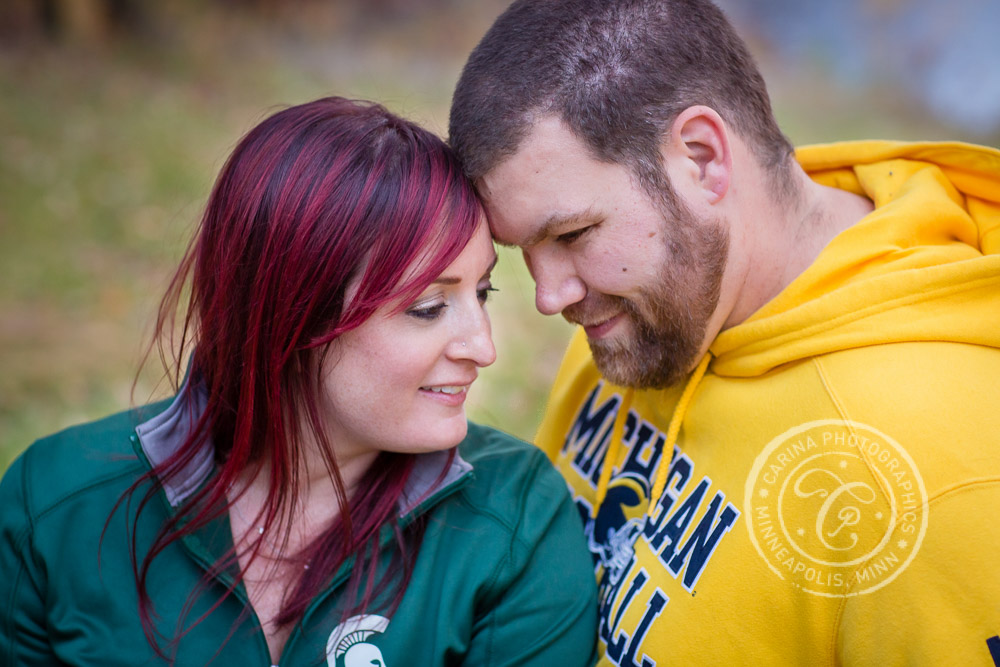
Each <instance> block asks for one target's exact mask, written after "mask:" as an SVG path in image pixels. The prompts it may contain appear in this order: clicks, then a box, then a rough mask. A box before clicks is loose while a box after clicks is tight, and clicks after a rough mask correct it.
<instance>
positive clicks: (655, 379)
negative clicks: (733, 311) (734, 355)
mask: <svg viewBox="0 0 1000 667" xmlns="http://www.w3.org/2000/svg"><path fill="white" fill-rule="evenodd" d="M675 206H676V207H678V210H673V211H671V212H670V214H669V216H667V217H666V219H665V220H664V226H665V230H664V233H665V238H666V239H667V245H668V248H667V250H668V253H667V260H666V262H665V263H664V265H663V266H662V267H661V268H660V271H659V280H658V281H657V282H656V283H655V284H653V285H649V286H646V287H644V288H642V289H640V291H639V296H638V297H636V298H634V299H626V298H624V297H620V296H611V295H608V294H600V293H592V294H588V295H587V296H586V297H585V298H584V300H583V301H580V302H578V303H575V304H573V305H571V306H569V307H567V308H566V309H565V310H564V311H563V315H564V316H565V317H566V318H567V319H568V320H570V321H571V322H595V321H597V320H598V319H599V318H601V317H608V316H611V315H614V314H617V313H621V314H623V315H624V316H625V318H627V320H628V321H629V322H630V323H631V329H632V333H631V335H627V336H619V337H617V338H616V337H612V336H608V337H605V338H601V339H597V340H591V341H589V342H590V351H591V353H592V354H593V357H594V363H595V364H596V365H597V368H598V370H599V371H601V374H602V375H603V376H604V377H605V378H607V379H608V380H610V381H611V382H613V383H615V384H617V385H620V386H625V387H635V388H636V389H651V388H657V389H659V388H664V387H669V386H670V385H672V384H674V383H676V382H678V381H679V380H681V379H682V378H683V377H684V376H685V375H686V374H687V373H688V372H689V371H690V370H691V369H692V368H693V367H694V366H695V365H696V364H697V362H698V356H699V353H700V351H701V346H702V343H703V342H704V338H705V331H706V328H707V326H708V320H709V319H710V318H711V316H712V314H713V313H714V312H715V308H716V306H717V304H718V302H719V292H720V289H721V286H722V274H723V272H724V270H725V267H726V255H727V250H728V247H729V235H728V234H727V232H726V230H725V228H724V227H723V226H722V225H721V224H720V223H719V222H718V221H716V220H705V221H699V220H697V219H696V218H695V217H694V215H693V214H692V213H691V212H690V211H689V210H688V209H687V208H686V207H683V208H681V207H682V205H681V204H680V203H679V202H678V203H677V204H675ZM671 208H673V207H671Z"/></svg>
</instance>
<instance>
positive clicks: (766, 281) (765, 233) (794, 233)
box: [723, 163, 873, 329]
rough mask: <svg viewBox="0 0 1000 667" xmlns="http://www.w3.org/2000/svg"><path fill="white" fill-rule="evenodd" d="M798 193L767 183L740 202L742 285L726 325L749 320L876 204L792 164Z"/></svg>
mask: <svg viewBox="0 0 1000 667" xmlns="http://www.w3.org/2000/svg"><path fill="white" fill-rule="evenodd" d="M790 172H791V178H793V179H794V181H795V186H796V187H795V189H794V192H795V195H794V196H793V197H791V201H788V199H789V197H785V198H777V197H774V196H773V195H771V193H770V189H769V188H767V187H766V185H765V184H764V183H759V184H757V185H758V187H756V188H754V189H751V190H749V192H750V198H751V199H753V201H745V202H741V203H740V205H739V211H740V212H741V213H745V214H744V215H741V220H740V221H739V225H740V228H741V229H743V230H745V236H744V237H743V247H744V252H743V260H744V261H743V262H742V266H738V267H736V268H737V270H738V271H742V272H743V273H742V285H741V287H740V289H739V290H738V296H737V297H736V300H735V303H734V306H733V308H732V310H730V311H729V315H728V317H727V318H726V320H725V323H724V325H723V329H727V328H729V327H732V326H735V325H736V324H739V323H740V322H743V321H744V320H746V319H747V318H748V317H750V315H752V314H753V313H754V312H756V311H757V310H759V309H760V308H761V307H762V306H763V305H764V304H766V303H767V302H769V301H771V300H772V299H773V298H774V297H776V296H777V295H778V294H779V293H780V292H781V291H782V290H784V289H785V288H786V287H787V286H788V285H789V284H791V282H792V281H793V280H795V279H796V278H797V277H798V276H799V275H801V274H802V273H803V272H804V271H805V270H806V269H807V268H808V267H809V266H810V265H811V264H812V263H813V262H814V261H815V260H816V258H817V257H818V256H819V254H820V252H821V251H822V250H823V248H825V247H826V246H827V244H829V243H830V241H832V240H833V238H834V237H835V236H837V235H838V234H840V233H841V232H843V231H844V230H846V229H848V228H850V227H852V226H853V225H855V224H856V223H857V222H858V221H859V220H861V218H863V217H864V216H865V215H867V214H868V213H870V212H871V211H872V209H873V205H872V202H871V201H870V200H868V199H867V198H865V197H861V196H859V195H856V194H853V193H850V192H847V191H845V190H838V189H836V188H830V187H826V186H823V185H820V184H818V183H816V182H815V181H813V180H812V179H811V178H809V176H808V175H807V174H806V173H805V172H804V171H803V170H802V168H801V167H800V166H799V165H798V164H797V163H795V164H793V165H791V169H790ZM762 180H763V179H762Z"/></svg>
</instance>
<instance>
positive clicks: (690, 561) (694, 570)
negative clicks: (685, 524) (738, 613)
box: [667, 491, 740, 592]
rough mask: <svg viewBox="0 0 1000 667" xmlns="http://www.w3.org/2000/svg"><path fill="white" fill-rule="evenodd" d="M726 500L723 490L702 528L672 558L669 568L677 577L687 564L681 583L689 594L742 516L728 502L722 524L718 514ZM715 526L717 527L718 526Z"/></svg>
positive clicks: (717, 494) (714, 500)
mask: <svg viewBox="0 0 1000 667" xmlns="http://www.w3.org/2000/svg"><path fill="white" fill-rule="evenodd" d="M725 498H726V497H725V495H723V493H722V492H721V491H717V492H716V494H715V497H714V498H712V504H711V505H709V507H708V510H707V511H706V512H705V516H703V517H702V518H701V521H699V522H698V527H697V528H695V529H694V532H693V533H691V537H689V538H688V540H687V542H686V543H685V544H684V546H683V547H681V550H680V551H678V552H677V554H676V555H675V556H674V557H673V558H671V559H670V563H669V565H668V566H667V567H668V568H669V569H670V571H671V572H672V573H673V575H674V576H675V577H676V576H677V575H678V573H680V571H681V567H682V566H683V565H684V563H685V562H687V568H686V569H685V570H684V579H683V580H682V581H681V584H682V585H683V586H684V588H685V590H687V591H688V592H691V590H692V589H693V588H694V585H695V583H697V581H698V577H700V576H701V572H702V570H704V569H705V565H707V564H708V559H709V558H711V557H712V554H713V553H714V552H715V548H716V547H717V546H718V544H719V540H720V539H722V536H723V535H725V534H726V533H727V532H729V529H730V528H732V526H733V523H734V522H735V521H736V518H737V517H739V515H740V512H739V510H737V509H736V508H735V507H733V505H732V503H727V504H726V507H725V509H724V510H722V514H721V516H719V519H718V521H716V519H715V514H716V512H718V511H719V505H720V504H722V501H724V500H725ZM713 523H714V524H715V525H714V527H713Z"/></svg>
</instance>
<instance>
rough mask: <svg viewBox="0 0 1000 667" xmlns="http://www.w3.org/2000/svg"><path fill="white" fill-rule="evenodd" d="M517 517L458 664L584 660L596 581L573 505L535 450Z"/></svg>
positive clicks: (524, 665)
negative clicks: (486, 605) (491, 599)
mask: <svg viewBox="0 0 1000 667" xmlns="http://www.w3.org/2000/svg"><path fill="white" fill-rule="evenodd" d="M536 460H537V465H535V474H534V475H532V476H530V477H529V478H528V479H527V480H526V484H525V485H524V487H523V492H522V494H521V503H520V519H519V523H518V525H517V526H516V529H515V530H514V531H513V534H512V537H511V542H510V549H509V553H508V556H507V558H506V560H505V563H504V565H503V567H501V569H500V571H499V572H498V573H497V575H496V578H495V582H496V583H495V585H494V590H495V593H496V599H497V602H496V604H494V605H493V606H492V607H491V608H490V609H489V611H488V613H486V614H485V615H484V616H482V617H480V618H478V619H477V621H476V624H475V628H474V630H473V633H474V634H473V638H472V642H471V644H470V647H469V651H468V653H467V654H466V656H465V661H464V664H466V665H470V666H471V665H477V666H482V665H489V666H491V667H501V666H505V667H514V666H515V665H516V666H519V667H531V666H533V665H538V666H542V665H545V666H546V667H548V666H550V665H565V666H566V667H574V666H580V667H583V666H585V665H592V664H593V663H594V661H595V658H596V654H595V653H594V651H595V646H596V633H597V588H596V581H595V578H594V569H593V565H592V561H591V558H590V555H589V552H588V550H587V546H586V543H585V541H584V537H583V529H582V524H581V522H580V516H579V512H578V511H577V510H576V507H575V505H574V504H573V502H572V500H571V499H570V496H569V493H568V490H567V488H566V484H565V482H563V480H562V477H560V476H559V474H558V473H557V472H556V471H555V470H554V469H553V468H552V467H551V465H550V464H549V463H548V462H547V461H545V459H544V458H543V457H542V456H540V455H539V456H537V459H536Z"/></svg>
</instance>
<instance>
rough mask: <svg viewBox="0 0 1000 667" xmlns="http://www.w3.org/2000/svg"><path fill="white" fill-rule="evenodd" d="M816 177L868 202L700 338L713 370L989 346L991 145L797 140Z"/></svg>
mask: <svg viewBox="0 0 1000 667" xmlns="http://www.w3.org/2000/svg"><path fill="white" fill-rule="evenodd" d="M796 157H797V159H798V160H799V162H800V163H801V165H802V167H803V168H804V169H805V171H806V172H807V173H808V174H809V175H810V177H812V178H813V180H815V181H816V182H818V183H820V184H822V185H827V186H831V187H836V188H840V189H843V190H848V191H850V192H854V193H856V194H860V195H863V196H866V197H868V198H869V199H871V200H872V201H873V202H874V204H875V209H874V210H873V211H872V212H871V213H870V214H868V215H867V216H865V217H864V218H862V219H861V220H860V221H859V222H858V223H857V224H855V225H854V226H852V227H851V228H850V229H847V230H845V231H844V232H842V233H840V234H839V235H838V236H836V237H835V238H834V239H833V240H832V241H831V242H830V243H829V244H828V245H827V246H826V248H824V249H823V251H822V252H821V253H820V254H819V256H818V257H817V258H816V260H815V261H814V262H813V263H812V264H811V265H810V266H809V268H807V269H806V270H805V271H804V272H803V273H802V274H801V275H799V276H798V277H797V278H796V279H795V280H794V281H792V283H791V284H789V285H788V286H787V287H786V288H785V289H784V290H783V291H782V292H781V293H780V294H778V296H776V297H775V298H774V299H772V300H771V301H769V302H768V303H767V304H765V305H764V306H763V307H762V308H761V309H760V310H758V311H757V312H756V313H754V314H753V315H752V316H751V317H750V318H748V319H747V320H746V321H745V322H742V323H740V324H739V325H737V326H735V327H732V328H731V329H728V330H726V331H724V332H722V333H721V334H720V335H719V336H718V338H717V339H716V340H715V342H714V343H713V345H712V346H711V353H712V355H713V357H715V359H714V360H713V363H712V372H713V373H715V374H716V375H722V376H731V377H753V376H757V375H761V374H764V373H766V372H768V371H770V370H771V369H773V368H775V367H777V366H779V365H781V364H785V363H789V362H793V361H797V360H800V359H804V358H807V357H811V356H816V355H821V354H826V353H829V352H835V351H839V350H845V349H850V348H856V347H863V346H866V345H875V344H885V343H894V342H906V341H951V342H960V343H971V344H976V345H985V346H989V347H997V348H1000V151H997V150H995V149H991V148H984V147H978V146H972V145H968V144H961V143H901V142H885V141H878V142H851V143H838V144H829V145H818V146H808V147H804V148H801V149H799V150H798V151H797V154H796Z"/></svg>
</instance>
